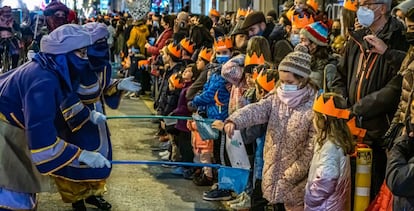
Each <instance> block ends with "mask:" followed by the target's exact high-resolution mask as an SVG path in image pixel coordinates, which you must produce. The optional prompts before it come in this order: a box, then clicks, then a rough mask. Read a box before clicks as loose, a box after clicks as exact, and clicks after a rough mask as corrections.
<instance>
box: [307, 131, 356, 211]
mask: <svg viewBox="0 0 414 211" xmlns="http://www.w3.org/2000/svg"><path fill="white" fill-rule="evenodd" d="M331 138H332V137H329V138H328V140H326V142H325V143H324V144H323V145H322V147H319V146H315V151H314V153H313V158H312V163H311V167H310V169H309V176H308V183H307V184H306V189H305V211H320V210H324V211H330V210H331V211H337V210H343V211H345V210H349V208H350V207H349V204H350V202H351V198H350V196H351V195H350V194H351V164H350V158H349V156H348V155H345V154H344V151H343V149H342V148H341V147H339V146H337V145H335V144H334V143H333V142H332V141H331V140H329V139H331Z"/></svg>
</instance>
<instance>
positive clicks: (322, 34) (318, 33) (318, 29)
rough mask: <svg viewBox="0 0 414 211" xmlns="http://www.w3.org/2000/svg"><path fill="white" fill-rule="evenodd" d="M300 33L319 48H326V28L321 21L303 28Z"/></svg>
mask: <svg viewBox="0 0 414 211" xmlns="http://www.w3.org/2000/svg"><path fill="white" fill-rule="evenodd" d="M300 33H301V34H302V35H304V36H305V37H307V38H308V39H309V40H311V41H312V42H314V43H315V44H317V45H319V46H328V27H327V26H326V25H325V24H324V23H322V22H321V21H318V22H315V23H311V24H309V25H307V26H305V27H304V28H302V30H301V31H300Z"/></svg>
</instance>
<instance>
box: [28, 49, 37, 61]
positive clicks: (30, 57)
mask: <svg viewBox="0 0 414 211" xmlns="http://www.w3.org/2000/svg"><path fill="white" fill-rule="evenodd" d="M35 55H36V53H35V52H34V51H33V50H29V51H28V52H27V60H28V61H32V59H33V58H34V57H35Z"/></svg>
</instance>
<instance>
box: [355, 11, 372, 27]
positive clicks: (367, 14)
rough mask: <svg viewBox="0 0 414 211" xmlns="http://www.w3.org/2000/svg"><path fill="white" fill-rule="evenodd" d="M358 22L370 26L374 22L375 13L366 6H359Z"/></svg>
mask: <svg viewBox="0 0 414 211" xmlns="http://www.w3.org/2000/svg"><path fill="white" fill-rule="evenodd" d="M357 17H358V22H359V23H360V24H361V25H362V26H364V27H370V26H371V25H372V23H374V20H375V19H374V18H375V13H374V11H373V10H371V9H369V8H367V7H359V8H358V10H357Z"/></svg>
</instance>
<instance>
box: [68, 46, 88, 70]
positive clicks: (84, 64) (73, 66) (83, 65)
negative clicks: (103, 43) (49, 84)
mask: <svg viewBox="0 0 414 211" xmlns="http://www.w3.org/2000/svg"><path fill="white" fill-rule="evenodd" d="M66 58H67V60H68V67H69V71H70V72H71V73H73V74H75V75H76V76H79V75H80V74H82V73H83V72H84V71H85V70H87V69H89V60H88V59H82V58H80V57H78V56H76V54H75V52H73V51H72V52H70V53H68V54H67V55H66Z"/></svg>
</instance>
